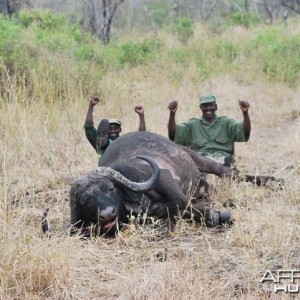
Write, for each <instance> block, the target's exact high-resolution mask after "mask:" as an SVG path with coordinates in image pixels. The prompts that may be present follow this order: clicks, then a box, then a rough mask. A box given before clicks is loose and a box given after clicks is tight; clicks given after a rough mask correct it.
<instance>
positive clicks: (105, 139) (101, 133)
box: [84, 96, 146, 158]
mask: <svg viewBox="0 0 300 300" xmlns="http://www.w3.org/2000/svg"><path fill="white" fill-rule="evenodd" d="M98 102H99V98H98V97H95V96H94V97H92V98H91V100H90V103H89V107H88V111H87V114H86V119H85V124H84V130H85V135H86V138H87V139H88V141H89V142H90V144H91V145H92V147H93V148H94V149H95V150H96V152H97V153H98V154H99V156H100V158H101V157H102V156H103V154H104V151H105V150H106V148H107V147H108V146H109V144H111V143H112V142H113V141H114V140H115V139H117V138H118V137H119V135H120V133H121V131H122V127H121V122H120V121H119V120H117V119H110V120H108V119H102V120H101V121H100V123H99V125H98V128H97V129H96V128H95V127H94V120H93V110H94V106H95V105H96V104H97V103H98ZM135 112H136V113H137V114H138V115H139V118H140V124H139V131H146V123H145V116H144V108H143V107H142V106H136V107H135Z"/></svg>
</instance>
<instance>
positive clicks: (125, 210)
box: [70, 132, 234, 234]
mask: <svg viewBox="0 0 300 300" xmlns="http://www.w3.org/2000/svg"><path fill="white" fill-rule="evenodd" d="M199 170H200V171H201V172H207V173H213V174H216V175H219V176H221V175H226V174H229V175H230V174H232V172H234V171H233V170H231V169H230V168H227V167H224V166H223V165H221V164H218V163H215V162H214V161H212V160H210V159H207V158H205V157H201V156H199V155H197V154H196V153H195V152H193V151H191V150H189V149H186V148H185V147H181V146H178V145H176V144H175V143H173V142H172V141H170V140H168V139H167V138H164V137H162V136H160V135H157V134H154V133H149V132H131V133H128V134H125V135H123V136H121V137H119V138H118V139H117V140H116V141H114V142H113V143H112V144H111V145H110V146H109V147H108V149H107V150H106V152H105V154H104V155H103V157H102V158H101V161H100V163H99V166H98V168H97V169H95V170H93V171H91V172H90V173H88V174H87V175H86V176H83V177H81V178H79V179H77V180H76V181H75V182H74V183H73V184H72V186H71V190H70V207H71V224H72V225H73V226H74V227H75V228H87V227H88V226H90V225H92V224H95V225H97V227H98V228H100V231H99V232H100V234H104V233H108V232H109V233H113V234H114V233H115V232H116V231H117V229H118V226H119V225H120V224H123V223H128V222H129V216H131V215H132V214H133V215H143V214H144V213H146V214H147V216H148V217H156V218H170V219H174V218H175V217H176V216H178V213H180V214H181V215H182V216H183V217H184V218H191V217H192V218H193V220H194V221H196V222H202V221H205V223H206V225H207V226H217V225H220V224H223V223H227V222H230V214H229V213H228V212H226V211H215V210H213V209H211V208H210V207H208V206H206V205H204V204H203V201H201V199H199V197H200V196H199V195H200V192H199V185H200V184H201V173H200V171H199ZM191 195H192V197H193V198H194V199H195V200H196V201H192V202H191V201H189V200H190V198H191Z"/></svg>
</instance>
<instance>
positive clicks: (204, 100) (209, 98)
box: [199, 94, 216, 105]
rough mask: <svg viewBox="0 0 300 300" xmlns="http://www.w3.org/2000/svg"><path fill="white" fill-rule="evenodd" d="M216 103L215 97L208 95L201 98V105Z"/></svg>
mask: <svg viewBox="0 0 300 300" xmlns="http://www.w3.org/2000/svg"><path fill="white" fill-rule="evenodd" d="M210 102H216V98H215V96H214V95H211V94H208V95H204V96H201V97H200V100H199V105H201V104H204V103H210Z"/></svg>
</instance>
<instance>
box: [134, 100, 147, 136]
mask: <svg viewBox="0 0 300 300" xmlns="http://www.w3.org/2000/svg"><path fill="white" fill-rule="evenodd" d="M134 111H135V112H136V113H137V114H138V115H139V117H140V124H139V131H146V122H145V112H144V108H143V106H140V105H137V106H136V107H135V108H134Z"/></svg>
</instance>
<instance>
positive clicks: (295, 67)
mask: <svg viewBox="0 0 300 300" xmlns="http://www.w3.org/2000/svg"><path fill="white" fill-rule="evenodd" d="M245 53H246V55H247V56H248V57H251V58H254V59H256V60H257V61H258V62H259V64H260V65H261V67H262V70H263V72H264V73H265V74H266V75H267V76H268V77H269V78H270V79H275V80H277V81H283V82H286V83H289V84H290V85H295V84H297V82H298V81H299V77H300V37H299V35H298V34H296V35H286V34H284V32H283V31H282V30H280V29H269V30H267V31H265V32H263V33H262V34H260V35H258V36H257V37H255V38H253V39H251V40H250V41H248V42H247V44H246V50H245Z"/></svg>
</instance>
